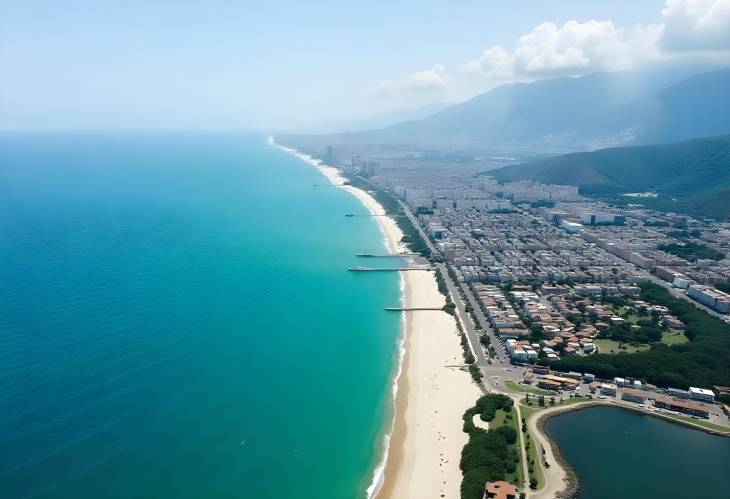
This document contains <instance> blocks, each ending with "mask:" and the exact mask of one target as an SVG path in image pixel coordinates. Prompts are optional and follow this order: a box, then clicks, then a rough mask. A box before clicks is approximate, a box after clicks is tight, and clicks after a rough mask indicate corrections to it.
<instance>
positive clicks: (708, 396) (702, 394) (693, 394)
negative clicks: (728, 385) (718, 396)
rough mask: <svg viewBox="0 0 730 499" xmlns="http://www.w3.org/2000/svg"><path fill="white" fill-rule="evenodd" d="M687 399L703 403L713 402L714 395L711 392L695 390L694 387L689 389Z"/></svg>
mask: <svg viewBox="0 0 730 499" xmlns="http://www.w3.org/2000/svg"><path fill="white" fill-rule="evenodd" d="M689 398H691V399H694V400H701V401H703V402H714V401H715V394H714V393H713V392H712V390H707V389H705V388H695V387H694V386H690V387H689Z"/></svg>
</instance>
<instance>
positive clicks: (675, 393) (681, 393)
mask: <svg viewBox="0 0 730 499" xmlns="http://www.w3.org/2000/svg"><path fill="white" fill-rule="evenodd" d="M667 393H669V395H671V396H672V397H674V398H680V399H688V398H689V392H688V391H685V390H680V389H679V388H667Z"/></svg>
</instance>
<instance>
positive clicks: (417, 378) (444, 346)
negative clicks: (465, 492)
mask: <svg viewBox="0 0 730 499" xmlns="http://www.w3.org/2000/svg"><path fill="white" fill-rule="evenodd" d="M406 301H407V304H408V305H411V306H434V305H435V306H439V305H443V303H444V297H443V295H441V294H439V292H438V289H437V287H436V279H435V277H434V275H433V274H432V273H430V272H428V273H427V272H411V273H408V274H406ZM406 314H407V317H406V339H405V349H406V354H405V359H404V365H403V374H402V375H401V378H400V379H399V381H398V396H397V398H396V414H395V425H394V428H393V435H392V439H391V443H390V452H389V453H388V460H387V462H386V466H385V476H384V481H383V484H382V488H381V489H380V492H379V494H378V495H377V497H378V499H380V498H398V499H402V498H429V497H445V498H458V497H459V495H460V494H459V487H460V485H461V470H460V469H459V459H460V457H461V450H462V448H463V447H464V445H465V444H466V442H467V434H466V433H464V432H463V431H462V430H461V428H462V419H461V418H462V416H463V414H464V411H465V410H466V409H468V408H469V407H471V406H472V405H473V404H474V402H475V401H476V400H477V398H479V396H480V395H481V391H480V390H479V388H478V387H477V386H476V385H475V384H474V383H473V382H472V380H471V377H470V376H469V373H468V372H466V371H463V370H461V369H459V368H458V367H454V366H461V365H463V364H464V361H463V357H462V352H461V346H460V344H459V336H458V332H457V329H456V323H455V322H454V319H453V318H452V317H451V316H450V315H448V314H446V313H445V312H438V311H421V312H406Z"/></svg>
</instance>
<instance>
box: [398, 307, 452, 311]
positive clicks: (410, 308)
mask: <svg viewBox="0 0 730 499" xmlns="http://www.w3.org/2000/svg"><path fill="white" fill-rule="evenodd" d="M443 309H444V308H443V307H385V310H387V311H389V312H418V311H421V310H438V311H443Z"/></svg>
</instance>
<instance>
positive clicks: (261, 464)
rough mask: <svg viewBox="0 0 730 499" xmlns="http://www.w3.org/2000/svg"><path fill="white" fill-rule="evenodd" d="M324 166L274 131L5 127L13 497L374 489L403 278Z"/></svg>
mask: <svg viewBox="0 0 730 499" xmlns="http://www.w3.org/2000/svg"><path fill="white" fill-rule="evenodd" d="M315 183H320V184H321V183H325V179H324V177H322V176H321V174H320V173H319V172H318V171H317V170H315V169H313V168H311V167H308V166H307V165H306V164H305V163H303V162H302V161H300V160H298V159H297V158H294V157H293V156H291V155H289V154H287V153H285V152H283V151H281V150H278V149H275V148H273V147H271V146H269V145H267V144H266V141H265V137H250V136H240V135H234V134H208V135H205V134H131V133H127V134H111V133H109V134H105V133H85V134H66V135H50V134H45V135H23V134H5V135H2V136H0V497H3V498H20V497H74V498H77V497H90V498H91V497H93V498H100V497H246V498H274V499H275V498H292V497H301V498H308V497H317V498H337V499H339V498H349V497H359V496H362V494H363V491H364V490H365V488H366V487H367V486H368V485H369V481H370V479H371V476H370V475H371V472H372V469H373V467H374V466H375V464H376V462H377V461H378V459H379V458H380V434H381V431H382V428H383V424H384V421H385V420H387V419H388V415H387V412H388V411H389V405H390V402H389V398H390V390H391V388H390V383H391V377H392V373H393V369H394V366H395V364H396V362H397V348H396V344H397V338H398V335H399V334H400V318H399V317H398V314H388V313H387V312H384V311H383V307H386V306H392V305H394V304H398V303H399V299H400V297H399V287H398V277H397V276H396V275H395V273H392V274H391V273H369V274H365V273H351V272H346V271H345V268H347V267H350V266H353V265H357V264H359V263H361V262H358V261H357V259H356V258H355V257H354V254H355V253H358V252H361V251H368V252H382V251H383V246H382V244H383V243H382V235H381V233H380V231H379V229H378V227H377V225H376V223H375V221H374V220H373V219H370V218H368V217H354V218H346V217H345V216H344V214H345V213H347V212H356V213H364V212H365V209H364V207H362V206H361V205H360V203H359V202H358V201H357V200H356V199H355V198H354V197H352V196H351V195H349V194H348V193H346V192H344V191H342V190H340V189H336V188H324V187H314V186H313V184H315ZM388 263H389V262H382V264H383V265H385V264H388ZM392 263H394V262H392Z"/></svg>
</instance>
